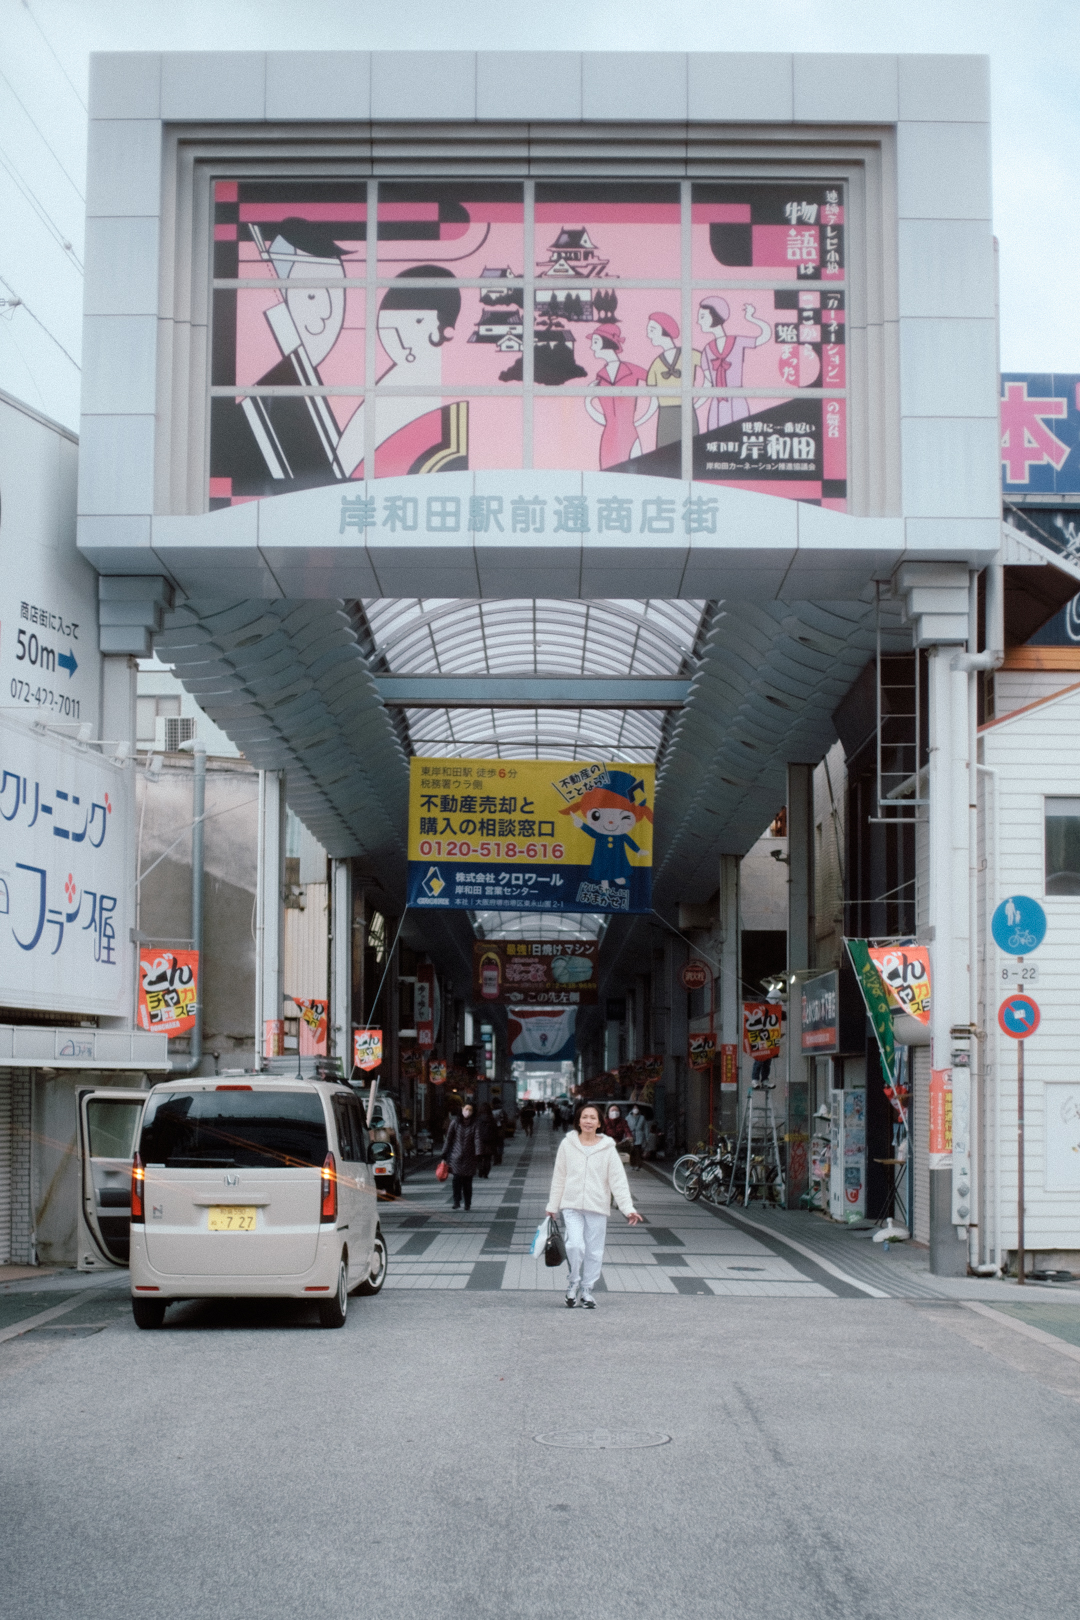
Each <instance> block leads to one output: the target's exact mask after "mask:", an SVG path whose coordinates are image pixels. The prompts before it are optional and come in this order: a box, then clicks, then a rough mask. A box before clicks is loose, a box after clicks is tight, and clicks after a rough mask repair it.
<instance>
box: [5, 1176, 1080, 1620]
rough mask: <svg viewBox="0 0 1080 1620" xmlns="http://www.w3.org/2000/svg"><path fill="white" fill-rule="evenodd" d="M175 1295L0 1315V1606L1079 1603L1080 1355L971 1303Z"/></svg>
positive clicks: (126, 1612)
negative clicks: (140, 1310) (332, 1314)
mask: <svg viewBox="0 0 1080 1620" xmlns="http://www.w3.org/2000/svg"><path fill="white" fill-rule="evenodd" d="M508 1169H509V1167H508ZM641 1179H642V1182H643V1183H644V1182H645V1181H646V1180H647V1178H644V1177H643V1178H641ZM635 1194H637V1195H638V1197H639V1201H640V1203H641V1206H642V1207H643V1208H645V1209H646V1210H647V1208H648V1198H649V1192H648V1188H647V1186H645V1185H642V1187H641V1189H640V1191H639V1189H638V1187H637V1186H636V1185H635ZM73 1286H74V1285H73V1282H72V1279H71V1278H70V1277H69V1278H67V1279H66V1280H65V1279H64V1278H57V1279H55V1280H54V1281H53V1282H52V1283H51V1284H50V1288H51V1290H52V1291H51V1292H50V1291H48V1290H44V1291H42V1290H37V1289H36V1290H35V1299H34V1302H33V1303H34V1307H35V1310H34V1311H33V1312H30V1311H29V1306H27V1305H25V1304H21V1305H17V1306H11V1307H9V1310H8V1315H5V1316H4V1320H16V1319H18V1320H23V1319H25V1317H26V1315H27V1314H28V1313H29V1314H36V1312H37V1311H40V1310H44V1309H45V1308H47V1307H48V1306H49V1305H50V1303H51V1302H57V1303H68V1302H69V1301H70V1300H71V1299H72V1298H74V1297H75V1295H74V1293H73V1292H72V1289H73ZM28 1291H29V1290H28V1289H26V1288H25V1287H23V1286H22V1285H20V1286H19V1288H18V1289H17V1290H15V1294H18V1295H19V1296H20V1297H22V1296H25V1294H26V1293H27V1292H28ZM7 1297H8V1298H11V1297H14V1295H12V1294H11V1293H9V1295H8V1296H7ZM0 1314H2V1313H0ZM167 1320H168V1325H167V1326H166V1328H165V1329H164V1330H163V1331H161V1332H153V1333H140V1332H138V1331H137V1330H136V1329H135V1327H134V1325H133V1323H132V1321H131V1317H130V1313H129V1310H128V1307H127V1303H126V1300H125V1297H124V1295H123V1293H122V1292H120V1291H118V1290H117V1289H116V1288H112V1287H109V1286H105V1287H102V1286H101V1284H100V1282H99V1283H97V1285H96V1286H95V1287H93V1288H90V1289H88V1290H87V1291H86V1294H85V1297H84V1299H83V1300H82V1302H81V1303H79V1304H78V1305H77V1306H76V1307H75V1308H74V1309H72V1310H69V1311H67V1312H66V1313H64V1314H63V1315H60V1316H58V1317H55V1318H54V1319H53V1320H52V1321H51V1322H49V1323H45V1324H43V1325H42V1326H41V1327H39V1328H37V1329H35V1330H33V1331H32V1332H30V1333H27V1334H24V1335H22V1336H20V1337H17V1338H12V1339H8V1340H6V1341H4V1342H0V1610H2V1612H3V1614H4V1616H5V1617H7V1616H10V1617H11V1620H57V1617H75V1620H99V1617H100V1620H204V1617H205V1620H233V1617H236V1620H299V1617H303V1616H308V1615H311V1616H318V1617H319V1620H338V1617H341V1620H345V1617H348V1620H354V1617H363V1620H375V1617H379V1620H384V1617H385V1620H414V1617H416V1620H432V1617H438V1620H639V1617H640V1620H645V1617H649V1620H655V1617H657V1616H665V1617H666V1616H669V1615H670V1616H678V1617H680V1620H685V1617H691V1620H717V1617H718V1616H719V1617H723V1620H727V1617H729V1616H731V1617H735V1616H738V1617H740V1620H743V1617H747V1616H749V1617H751V1620H758V1617H760V1620H818V1617H821V1620H825V1617H829V1620H836V1617H842V1620H847V1617H850V1620H894V1617H895V1620H922V1617H926V1620H998V1617H1001V1620H1006V1617H1007V1620H1027V1617H1029V1616H1030V1617H1031V1620H1036V1617H1038V1620H1057V1617H1065V1616H1072V1615H1074V1614H1075V1613H1076V1610H1077V1598H1076V1593H1077V1591H1078V1589H1080V1540H1078V1538H1077V1536H1076V1534H1075V1509H1074V1503H1075V1500H1076V1497H1077V1492H1078V1487H1080V1363H1078V1362H1077V1361H1076V1360H1075V1359H1069V1358H1068V1356H1067V1355H1065V1354H1064V1353H1058V1352H1055V1351H1054V1350H1053V1349H1052V1348H1047V1346H1046V1345H1044V1344H1042V1343H1038V1342H1035V1341H1032V1340H1030V1339H1025V1338H1023V1337H1022V1336H1020V1335H1019V1334H1017V1332H1016V1331H1015V1330H1014V1329H1011V1328H1010V1327H1009V1326H1008V1325H1007V1324H1006V1323H1004V1322H1000V1323H999V1322H998V1321H991V1320H988V1319H987V1318H986V1316H976V1315H974V1314H972V1312H971V1311H970V1310H969V1309H968V1308H967V1307H965V1306H964V1305H963V1304H962V1303H960V1302H958V1301H944V1300H943V1301H939V1302H921V1301H912V1300H904V1299H880V1298H871V1297H865V1296H863V1297H851V1296H850V1295H848V1296H843V1295H833V1296H829V1297H821V1296H816V1295H815V1296H812V1297H717V1296H714V1295H712V1294H709V1295H695V1294H688V1293H683V1292H674V1293H666V1292H665V1293H637V1292H609V1293H607V1294H605V1295H603V1296H602V1297H601V1299H600V1303H599V1306H598V1308H597V1309H596V1310H595V1311H593V1312H583V1311H567V1310H566V1309H565V1308H564V1307H563V1305H562V1302H561V1298H560V1297H559V1295H558V1294H556V1293H552V1292H543V1291H535V1290H534V1291H527V1290H524V1291H514V1290H505V1289H504V1290H491V1291H483V1290H470V1289H466V1288H462V1289H456V1290H431V1289H406V1290H397V1291H391V1290H389V1289H387V1290H386V1291H384V1293H383V1294H382V1295H381V1296H380V1297H379V1298H377V1299H374V1300H353V1301H352V1302H351V1309H350V1316H349V1321H348V1324H347V1326H346V1327H345V1328H344V1329H343V1330H342V1331H340V1332H327V1331H325V1330H322V1329H320V1328H319V1327H318V1326H317V1325H316V1318H315V1314H314V1312H311V1313H310V1314H308V1313H307V1311H306V1309H305V1308H304V1307H299V1308H297V1307H292V1306H286V1305H263V1304H258V1303H255V1304H249V1305H230V1304H217V1305H195V1304H191V1305H184V1306H179V1307H173V1308H172V1309H171V1310H170V1313H169V1317H168V1319H167ZM597 1431H601V1432H602V1434H601V1438H603V1435H604V1434H606V1436H607V1439H608V1441H610V1440H611V1439H612V1438H614V1439H616V1440H618V1441H619V1442H620V1447H622V1446H625V1445H626V1443H627V1442H635V1443H633V1444H630V1445H629V1447H628V1448H627V1449H622V1448H620V1449H612V1448H611V1447H610V1445H608V1444H605V1445H603V1446H601V1447H600V1448H598V1446H597V1444H596V1435H597ZM538 1435H543V1436H546V1437H548V1438H550V1437H552V1436H555V1437H562V1438H564V1439H565V1438H566V1437H571V1438H573V1437H575V1436H576V1437H577V1438H578V1440H579V1441H580V1440H581V1439H582V1438H584V1439H585V1440H586V1441H589V1442H591V1443H589V1444H586V1445H584V1446H582V1445H580V1444H577V1445H569V1446H568V1445H551V1444H543V1443H540V1442H538V1440H537V1439H536V1436H538ZM660 1436H666V1437H668V1438H667V1439H666V1440H665V1442H664V1443H663V1444H656V1445H652V1444H650V1445H640V1444H637V1443H636V1442H638V1441H640V1440H642V1439H650V1438H656V1437H660Z"/></svg>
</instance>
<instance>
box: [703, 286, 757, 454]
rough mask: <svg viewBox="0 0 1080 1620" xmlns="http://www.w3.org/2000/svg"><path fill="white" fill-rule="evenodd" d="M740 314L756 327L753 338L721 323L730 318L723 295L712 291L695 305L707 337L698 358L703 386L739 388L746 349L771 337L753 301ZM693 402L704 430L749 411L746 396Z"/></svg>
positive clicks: (744, 414) (744, 306) (735, 420)
mask: <svg viewBox="0 0 1080 1620" xmlns="http://www.w3.org/2000/svg"><path fill="white" fill-rule="evenodd" d="M743 314H744V315H745V316H746V319H747V320H748V321H751V322H752V323H753V324H754V326H756V327H757V329H758V335H757V337H756V338H751V337H746V336H743V335H742V334H730V335H729V334H728V332H727V331H726V330H725V327H724V323H725V321H729V320H730V319H731V306H730V305H729V303H728V301H727V299H726V298H721V297H720V296H719V295H715V296H713V297H710V298H703V299H702V300H701V303H700V304H699V305H698V325H699V326H700V328H701V330H702V332H703V333H704V334H705V337H706V339H707V340H708V341H707V342H706V343H705V345H704V347H703V348H702V350H701V354H700V356H699V359H698V373H699V375H700V379H701V382H702V383H704V385H705V387H706V388H741V387H742V386H743V362H744V361H745V359H746V351H747V350H748V349H760V347H761V345H762V344H763V343H768V342H769V340H770V338H771V337H772V327H771V326H770V325H769V323H768V321H762V320H759V319H758V317H757V316H756V315H755V314H754V306H753V304H744V305H743ZM694 404H695V406H696V407H697V409H698V410H699V411H700V412H702V413H703V414H702V415H701V418H700V422H701V431H702V432H703V433H709V432H711V431H712V429H713V428H718V427H723V426H724V425H725V423H727V422H737V421H738V420H739V419H740V417H743V416H749V415H750V406H749V404H748V403H747V401H746V400H745V399H697V400H695V401H694Z"/></svg>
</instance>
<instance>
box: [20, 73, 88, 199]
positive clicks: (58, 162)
mask: <svg viewBox="0 0 1080 1620" xmlns="http://www.w3.org/2000/svg"><path fill="white" fill-rule="evenodd" d="M0 79H3V81H4V83H5V84H6V85H7V87H8V89H9V90H10V91H11V94H12V95H13V96H14V98H15V100H16V101H17V102H18V103H19V106H20V107H21V108H22V110H23V112H24V114H25V115H26V120H27V122H28V123H29V124H31V125H32V126H33V128H34V129H35V130H36V131H37V133H38V135H39V136H40V138H41V140H42V141H43V142H44V144H45V146H47V147H48V149H49V151H50V152H51V153H52V155H53V159H54V161H55V163H56V166H57V168H58V169H59V170H60V173H61V174H62V175H63V176H64V179H65V180H66V181H67V182H68V184H69V185H70V186H71V189H72V190H73V191H74V193H75V195H76V197H78V199H79V201H80V202H85V201H86V198H85V197H84V196H83V194H82V192H81V191H80V190H79V188H78V185H77V184H76V182H75V180H74V179H73V178H72V176H71V175H70V174H69V173H68V171H67V169H66V168H65V167H64V164H63V163H62V162H61V160H60V154H59V153H58V152H57V150H56V148H55V147H54V146H53V144H52V142H51V141H50V140H49V137H48V136H47V135H46V133H45V131H44V130H43V129H42V127H41V125H40V124H39V123H38V121H37V119H36V118H35V117H34V115H33V113H31V111H30V109H29V107H28V106H27V105H26V102H25V101H24V100H23V98H22V97H21V96H20V94H19V92H18V91H17V90H16V88H15V86H14V85H13V84H12V82H11V80H10V79H9V78H8V76H7V74H6V73H5V72H3V70H2V69H0Z"/></svg>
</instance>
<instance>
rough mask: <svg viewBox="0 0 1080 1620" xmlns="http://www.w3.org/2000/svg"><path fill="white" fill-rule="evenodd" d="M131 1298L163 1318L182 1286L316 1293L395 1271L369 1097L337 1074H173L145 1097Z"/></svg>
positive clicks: (326, 1308)
mask: <svg viewBox="0 0 1080 1620" xmlns="http://www.w3.org/2000/svg"><path fill="white" fill-rule="evenodd" d="M130 1267H131V1301H132V1309H133V1311H134V1313H135V1321H136V1322H137V1323H138V1325H139V1327H142V1328H151V1327H160V1326H161V1323H162V1320H163V1319H164V1316H165V1307H166V1306H167V1305H168V1304H169V1303H170V1301H172V1300H177V1299H208V1298H221V1297H231V1298H238V1297H244V1298H253V1297H262V1298H269V1297H273V1298H277V1299H304V1300H308V1301H311V1302H312V1303H318V1305H319V1314H320V1317H321V1319H322V1325H323V1327H342V1326H343V1325H344V1322H345V1313H346V1310H347V1308H348V1296H349V1294H350V1293H360V1294H377V1293H378V1292H379V1290H380V1289H381V1288H382V1285H383V1282H384V1280H385V1277H386V1245H385V1243H384V1241H383V1236H382V1232H381V1231H380V1229H379V1220H378V1210H377V1204H376V1187H375V1177H374V1175H373V1174H372V1171H371V1168H370V1166H369V1164H368V1138H367V1131H366V1129H365V1126H364V1115H363V1110H362V1108H361V1105H360V1102H359V1099H358V1098H357V1096H356V1095H355V1093H354V1092H353V1091H351V1090H350V1088H349V1087H348V1086H345V1085H343V1084H342V1083H341V1082H339V1081H338V1082H335V1081H332V1080H331V1081H322V1080H298V1079H290V1080H285V1079H278V1078H276V1077H275V1078H274V1079H263V1078H262V1077H260V1076H258V1075H252V1076H251V1078H250V1079H246V1080H244V1081H243V1082H240V1081H229V1082H227V1083H225V1082H220V1081H214V1080H212V1079H209V1080H186V1081H181V1080H168V1081H165V1082H164V1083H163V1084H161V1085H158V1086H155V1087H154V1089H153V1090H152V1091H151V1092H150V1094H149V1096H148V1098H147V1099H146V1110H145V1113H144V1114H143V1118H142V1126H141V1130H140V1133H139V1141H138V1147H137V1149H136V1152H135V1156H134V1160H133V1163H132V1171H131V1245H130Z"/></svg>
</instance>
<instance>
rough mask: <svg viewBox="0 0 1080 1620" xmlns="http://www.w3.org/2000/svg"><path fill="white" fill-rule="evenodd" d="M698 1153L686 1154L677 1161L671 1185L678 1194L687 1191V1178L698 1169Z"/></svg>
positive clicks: (672, 1173)
mask: <svg viewBox="0 0 1080 1620" xmlns="http://www.w3.org/2000/svg"><path fill="white" fill-rule="evenodd" d="M698 1163H699V1160H698V1156H697V1154H696V1153H684V1154H683V1156H682V1158H681V1159H676V1161H675V1165H674V1167H673V1169H672V1172H671V1185H672V1186H673V1187H674V1189H675V1191H676V1192H677V1193H681V1192H684V1191H685V1187H686V1178H687V1176H689V1175H691V1174H692V1173H693V1172H694V1171H695V1170H696V1169H697V1168H698Z"/></svg>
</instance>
